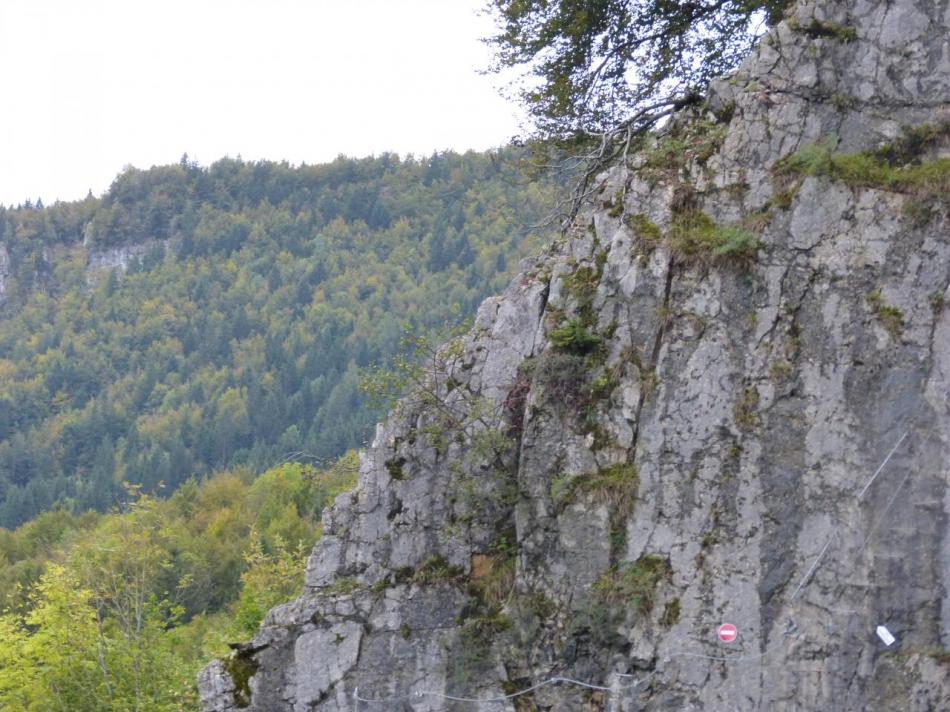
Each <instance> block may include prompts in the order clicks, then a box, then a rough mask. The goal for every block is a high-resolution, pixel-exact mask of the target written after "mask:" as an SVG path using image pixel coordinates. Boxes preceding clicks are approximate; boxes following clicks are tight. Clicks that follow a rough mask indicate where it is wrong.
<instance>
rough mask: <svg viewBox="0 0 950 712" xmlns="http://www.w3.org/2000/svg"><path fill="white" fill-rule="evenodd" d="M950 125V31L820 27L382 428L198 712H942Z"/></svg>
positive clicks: (513, 289)
mask: <svg viewBox="0 0 950 712" xmlns="http://www.w3.org/2000/svg"><path fill="white" fill-rule="evenodd" d="M948 121H950V3H948V2H946V1H944V2H925V1H923V0H895V1H892V2H877V1H870V0H869V1H867V2H837V3H820V4H815V3H803V4H800V5H798V6H797V7H796V8H795V10H794V11H793V13H792V15H791V19H790V20H788V21H787V22H785V23H783V24H782V25H780V26H779V27H777V28H776V29H775V30H773V31H772V32H770V33H769V34H768V35H767V36H765V37H764V38H763V40H762V41H761V43H760V45H759V47H758V49H757V50H756V51H755V52H754V54H753V55H752V56H751V57H750V58H749V59H748V61H747V62H746V63H745V65H744V66H743V67H742V68H741V69H740V70H739V71H738V72H737V73H736V75H734V76H733V77H730V78H727V79H724V80H721V81H719V82H717V83H716V84H715V85H714V86H713V87H712V90H711V95H710V98H709V102H708V110H706V109H704V111H703V112H701V113H698V114H695V115H689V116H681V117H678V118H677V120H676V121H675V122H674V125H673V126H670V127H667V129H666V131H667V134H666V136H665V137H663V136H661V137H658V138H657V140H656V141H655V142H654V143H653V144H652V145H651V146H648V147H647V148H646V149H645V151H644V152H643V153H641V154H639V155H638V156H637V157H635V158H633V159H632V161H631V164H630V165H629V166H618V167H615V168H613V169H611V170H610V171H608V172H607V173H605V174H604V175H603V176H601V177H600V180H601V184H600V185H601V189H600V192H599V194H598V195H597V196H595V200H594V204H593V205H592V206H590V207H589V208H588V209H586V210H585V211H582V213H581V214H580V217H579V218H578V220H577V221H576V224H575V225H574V226H573V227H572V228H571V229H570V230H569V231H567V233H566V234H565V236H564V238H563V239H562V240H561V241H560V242H558V243H557V244H555V245H553V246H552V247H551V248H550V249H549V250H548V251H547V252H546V253H545V254H542V255H540V256H539V257H537V258H536V259H534V260H531V261H528V262H526V263H524V264H523V266H522V273H521V274H520V275H519V276H518V277H517V278H516V279H515V280H514V281H513V282H512V284H511V286H510V287H509V288H508V290H507V291H506V292H505V293H504V294H503V295H502V296H500V297H497V298H493V299H489V300H487V301H486V302H485V303H484V304H483V305H482V307H481V309H480V310H479V313H478V317H477V319H476V323H475V325H474V327H473V329H472V330H471V332H470V333H469V334H468V335H467V336H465V337H464V338H463V339H461V340H460V341H459V342H458V343H456V344H453V345H451V346H450V347H448V348H447V349H446V350H445V352H444V354H443V359H442V361H441V362H440V363H439V364H436V365H434V366H432V368H431V369H430V370H431V373H430V382H429V384H428V386H427V392H426V393H420V394H417V395H416V396H414V397H410V398H409V399H407V400H406V401H404V402H403V403H402V404H401V405H400V406H399V407H398V408H397V409H396V411H394V412H393V413H392V414H391V415H390V417H389V419H388V420H387V422H386V423H384V424H382V425H380V426H379V428H378V430H377V433H376V438H375V440H374V442H373V445H372V447H370V448H369V449H368V450H367V451H366V453H364V455H363V457H362V464H361V474H360V483H359V487H358V489H357V490H356V491H354V492H353V493H352V494H346V495H343V496H341V497H340V498H339V499H338V500H337V501H336V503H335V505H334V506H333V507H332V508H331V509H330V510H329V511H328V512H327V513H326V514H325V517H324V526H325V529H324V536H323V539H322V540H321V541H320V542H319V543H318V544H317V546H316V547H315V549H314V551H313V553H312V555H311V558H310V562H309V566H308V571H307V583H306V590H305V591H304V593H303V595H302V596H301V597H300V598H299V599H297V600H296V601H294V602H292V603H289V604H287V605H284V606H281V607H278V608H276V609H274V610H272V611H271V612H270V614H269V615H268V617H267V619H266V620H265V622H264V624H263V625H262V628H261V630H260V632H259V633H258V635H257V636H256V637H255V638H254V640H252V641H251V642H249V643H247V644H244V645H243V646H242V647H241V648H240V649H239V650H238V651H237V652H236V653H235V655H234V656H233V658H232V659H230V660H227V661H225V662H220V661H218V662H215V663H212V664H211V665H210V666H209V667H208V668H206V670H205V671H204V672H203V673H202V676H201V679H200V687H201V692H202V699H203V701H204V704H205V708H206V709H207V710H216V711H222V712H223V711H224V710H234V709H239V708H248V709H253V710H295V711H296V710H299V711H303V710H319V711H328V712H329V711H337V710H339V711H341V712H342V711H343V710H353V709H359V710H377V709H385V710H414V711H417V712H428V711H435V710H511V711H512V712H522V711H523V710H531V709H538V710H548V711H551V712H568V711H575V710H614V711H625V710H635V709H636V710H643V709H647V710H736V709H739V710H898V709H900V710H938V709H948V708H950V668H948V664H950V652H948V651H950V593H948V592H950V534H948V526H947V520H948V515H950V494H948V487H947V484H948V463H950V403H948V395H950V307H948V303H950V293H948V285H950V218H948V200H947V192H946V191H945V190H944V189H941V188H940V186H941V183H940V181H941V180H943V181H944V182H943V183H942V186H943V187H944V188H945V187H946V186H947V185H950V179H948V175H947V165H946V163H943V162H942V161H944V160H946V159H947V157H948V156H950V150H948V145H950V143H948V134H947V131H946V122H948ZM905 126H911V127H916V131H914V132H912V133H911V134H909V136H910V138H906V136H908V134H907V133H906V132H904V133H902V131H903V127H905ZM941 127H942V128H941ZM902 136H904V138H902ZM816 146H817V148H816ZM674 149H675V150H674ZM885 149H886V150H885ZM872 151H879V153H878V154H875V155H876V156H878V158H874V157H873V156H871V155H870V154H869V153H868V152H872ZM789 156H792V158H791V159H789V158H788V157H789ZM885 158H887V160H889V161H890V162H889V163H888V162H887V161H885ZM875 161H877V162H875ZM869 166H870V167H871V168H873V169H874V170H873V171H870V172H869V169H868V167H869ZM875 167H876V168H875ZM862 170H864V171H865V173H861V171H862ZM722 623H732V624H734V625H735V626H736V628H737V629H738V636H737V639H736V640H735V641H733V642H730V643H724V642H721V641H719V640H718V638H717V628H718V626H719V625H720V624H722ZM881 625H883V626H885V627H886V628H887V630H888V631H889V632H890V633H892V634H893V636H894V637H895V638H896V641H895V642H894V643H892V644H891V645H886V644H885V641H884V640H882V639H881V638H880V637H879V636H878V635H877V634H876V632H875V631H876V629H877V628H878V626H881ZM552 677H562V678H571V679H573V680H577V681H581V682H585V683H589V684H590V685H592V686H593V687H583V686H580V685H577V684H574V683H570V682H564V681H561V682H559V683H556V684H549V685H545V686H542V687H539V688H538V689H535V690H534V691H533V692H531V693H528V694H525V695H521V696H519V697H516V698H511V699H510V700H508V701H505V702H490V701H482V702H472V701H457V700H452V699H449V697H451V696H455V697H459V696H462V697H467V698H473V699H476V700H488V699H489V698H497V697H501V696H505V695H509V694H514V693H517V692H519V691H520V690H524V689H526V688H528V687H530V686H532V685H536V684H538V683H542V682H545V681H547V680H549V679H551V678H552ZM599 688H603V689H599ZM447 696H448V697H447Z"/></svg>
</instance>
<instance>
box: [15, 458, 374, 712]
mask: <svg viewBox="0 0 950 712" xmlns="http://www.w3.org/2000/svg"><path fill="white" fill-rule="evenodd" d="M356 465H357V457H356V453H355V452H351V453H348V454H347V455H345V456H343V457H342V458H341V459H340V460H339V461H338V462H336V463H335V464H334V465H333V466H332V467H329V468H327V469H326V470H322V471H321V470H317V469H315V468H313V467H310V466H307V465H301V464H299V463H293V464H286V465H281V466H278V467H275V468H273V469H271V470H269V471H267V472H265V473H264V474H263V475H260V476H256V475H255V473H254V472H252V471H251V470H248V469H247V468H239V469H237V470H235V471H232V472H221V473H217V474H216V475H214V476H213V477H211V478H208V479H206V480H205V481H204V482H202V483H200V484H199V483H197V482H195V481H194V480H189V481H187V482H186V483H184V484H183V485H182V486H181V487H179V489H178V490H177V491H176V492H175V494H174V495H172V496H171V497H170V498H169V499H167V500H160V499H156V498H153V497H149V496H145V495H142V494H141V493H140V492H138V491H136V488H134V487H133V488H131V490H130V491H129V493H128V496H127V502H126V503H125V504H124V505H123V506H122V507H121V509H120V510H117V511H114V512H111V513H109V514H97V513H95V512H84V513H82V514H78V515H77V514H71V513H69V512H67V511H64V510H56V511H53V512H46V513H43V514H41V515H39V516H38V517H36V518H35V519H33V520H31V521H30V522H28V523H26V524H24V525H22V526H20V527H19V528H18V529H16V530H15V531H4V530H2V529H0V640H2V641H3V645H2V646H0V709H3V710H62V711H63V712H67V711H68V712H80V711H83V710H88V711H89V712H93V711H101V710H169V711H170V710H183V709H194V708H195V707H196V705H197V696H196V691H195V673H196V672H197V671H198V668H199V667H200V666H201V665H202V664H203V663H204V662H206V661H207V659H208V658H209V657H210V656H214V655H223V654H225V653H226V652H227V651H228V645H227V644H228V642H230V641H232V640H235V639H241V638H243V637H247V636H248V635H251V634H252V633H253V632H254V631H255V630H256V629H257V626H258V624H259V623H260V621H261V619H262V618H263V616H264V614H265V612H266V611H267V610H268V608H270V607H272V606H274V605H276V604H278V603H283V602H285V601H287V600H289V599H290V598H292V597H293V596H294V595H296V594H297V593H299V591H300V588H301V585H302V583H303V569H304V564H305V562H306V552H307V551H309V549H310V547H311V546H312V545H313V543H314V541H315V540H316V539H317V538H318V537H319V535H320V527H319V524H318V522H319V520H320V514H321V511H322V509H323V507H324V506H325V505H326V504H327V503H328V502H329V501H330V500H331V498H332V497H334V496H335V495H336V494H338V493H340V492H341V491H344V490H346V489H349V488H350V487H352V486H353V484H354V483H355V476H356Z"/></svg>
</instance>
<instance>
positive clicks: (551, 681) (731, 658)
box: [353, 426, 933, 710]
mask: <svg viewBox="0 0 950 712" xmlns="http://www.w3.org/2000/svg"><path fill="white" fill-rule="evenodd" d="M932 428H933V426H931V427H930V428H926V429H924V430H923V432H924V433H929V432H930V431H931V430H932ZM909 434H910V429H909V428H908V430H906V431H904V433H903V434H902V435H901V436H900V438H898V440H897V442H896V443H895V444H894V445H893V446H892V447H891V449H890V451H889V452H888V453H887V455H886V456H885V457H884V459H883V460H882V461H881V463H880V464H879V465H878V467H877V468H876V469H875V471H874V472H873V474H872V475H871V476H870V477H869V478H868V480H867V481H866V482H865V484H864V486H863V487H862V488H861V490H860V491H859V492H858V494H857V496H856V497H855V503H857V504H859V503H860V502H861V501H862V500H863V499H864V496H865V495H866V494H867V492H868V491H869V490H870V488H871V486H872V485H873V484H874V483H875V481H877V479H878V478H879V477H880V476H881V474H882V473H883V472H884V470H885V468H886V467H887V465H888V463H889V462H890V461H891V459H892V458H893V456H894V455H895V454H896V452H897V451H898V449H899V448H900V446H901V445H902V444H903V443H904V441H905V440H906V439H907V437H908V435H909ZM911 474H912V472H911V471H908V472H907V473H906V474H905V475H904V477H903V478H902V479H901V480H900V482H899V483H898V484H897V486H896V487H895V488H894V490H893V492H892V493H891V495H890V497H889V499H888V501H887V504H886V505H885V507H884V509H883V511H882V512H881V513H880V515H879V516H878V517H876V518H875V520H874V522H873V523H872V525H871V527H870V530H869V532H868V534H867V536H865V537H863V541H862V543H861V546H860V547H859V549H858V552H857V553H858V554H861V553H863V551H864V550H865V549H866V548H867V546H868V544H869V543H870V541H871V538H872V537H873V536H874V534H875V533H876V532H877V530H878V529H879V528H880V525H881V524H882V523H883V521H884V520H885V519H886V518H887V516H888V514H889V512H890V510H891V508H892V507H893V505H894V503H895V502H896V501H897V497H898V495H899V493H900V491H901V490H902V489H903V487H904V485H905V484H906V483H907V481H908V480H909V479H910V476H911ZM850 519H851V517H848V520H849V522H847V523H846V522H842V521H839V522H838V523H837V524H836V525H835V526H834V527H833V530H832V532H831V534H830V535H829V537H828V539H827V541H826V542H825V544H824V546H823V547H822V549H821V550H820V552H819V553H818V556H816V557H815V560H814V561H813V562H812V563H811V565H810V566H809V567H808V570H807V571H806V572H805V574H804V575H803V576H802V578H801V580H800V581H799V582H798V584H797V585H796V587H795V589H794V590H793V591H792V593H791V594H790V595H789V596H788V598H787V599H786V602H785V603H786V605H788V604H791V603H793V602H794V601H795V600H796V598H798V597H799V596H800V594H801V593H802V591H803V590H804V589H805V588H806V587H807V585H808V583H809V582H810V581H811V579H812V577H813V576H814V574H815V572H816V571H817V570H818V569H819V567H820V566H821V563H822V561H823V560H824V558H825V556H826V555H827V553H828V551H829V549H830V548H831V545H832V544H833V543H834V542H835V541H836V540H840V537H839V531H840V530H841V529H842V528H843V527H845V526H846V524H848V523H850ZM789 620H790V622H791V619H789ZM791 625H792V629H793V630H792V632H794V629H796V628H797V627H796V626H795V625H794V623H791ZM789 634H790V633H789V632H788V631H787V632H786V635H789ZM777 650H778V646H777V645H772V646H770V647H769V649H767V650H765V651H764V652H762V653H757V654H754V655H742V654H740V655H707V654H703V653H694V652H690V651H676V652H672V653H669V654H667V655H665V656H663V657H662V659H661V663H663V664H664V667H665V664H666V663H670V662H672V661H673V660H674V659H677V658H692V659H702V660H711V661H716V662H725V663H728V664H740V663H749V662H755V661H761V660H763V659H764V658H766V657H768V656H769V655H770V654H771V653H773V652H775V651H777ZM662 672H663V670H662V669H660V668H657V669H655V670H654V671H653V672H651V673H650V674H649V675H647V676H645V677H644V678H642V679H640V680H638V681H636V682H633V683H632V684H628V685H615V686H612V687H607V686H604V685H597V684H593V683H587V682H583V681H580V680H576V679H573V678H568V677H562V676H553V677H550V678H548V679H546V680H543V681H541V682H538V683H536V684H534V685H531V686H530V687H526V688H524V689H523V690H518V691H515V692H512V693H510V694H506V695H498V696H493V697H483V698H477V697H467V696H462V695H450V694H447V693H442V692H436V691H433V690H419V691H417V692H414V693H411V694H409V695H402V696H394V697H381V698H367V697H362V696H361V695H360V693H359V687H356V688H355V690H354V692H353V700H354V709H355V710H359V705H360V703H363V704H366V705H375V704H386V703H397V702H411V701H413V700H419V699H421V698H423V697H435V698H439V699H444V700H449V701H454V702H470V703H498V702H505V701H508V700H512V699H515V698H517V697H521V696H524V695H527V694H530V693H532V692H534V691H536V690H538V689H540V688H543V687H547V686H549V685H556V684H568V685H574V686H578V687H582V688H586V689H590V690H596V691H602V692H606V693H607V694H608V695H611V694H614V693H623V692H627V691H630V690H634V689H636V688H638V687H640V686H641V685H643V684H644V683H645V682H647V681H649V680H651V679H653V678H654V677H656V676H657V675H660V674H661V673H662ZM609 674H613V675H615V676H617V677H618V678H624V677H634V675H632V674H628V673H618V672H610V673H609Z"/></svg>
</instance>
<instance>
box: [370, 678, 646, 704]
mask: <svg viewBox="0 0 950 712" xmlns="http://www.w3.org/2000/svg"><path fill="white" fill-rule="evenodd" d="M611 674H612V675H616V676H617V677H634V675H631V674H628V673H621V672H614V673H611ZM656 674H657V673H655V672H652V673H650V674H649V675H647V676H646V677H644V678H643V679H642V680H639V681H637V682H634V683H632V684H630V685H616V686H613V687H605V686H604V685H595V684H593V683H589V682H583V681H582V680H575V679H574V678H571V677H561V676H555V677H549V678H548V679H547V680H542V681H541V682H538V683H536V684H534V685H531V686H530V687H526V688H524V689H523V690H518V691H517V692H512V693H510V694H507V695H496V696H494V697H463V696H459V695H449V694H446V693H444V692H436V691H435V690H418V691H416V692H413V693H412V694H410V695H400V696H396V697H376V698H367V697H361V696H360V688H359V686H357V687H356V688H355V689H354V690H353V702H354V710H355V711H357V712H358V710H359V705H360V703H361V702H365V703H367V704H384V703H393V702H411V701H412V700H418V699H420V698H422V697H436V698H439V699H443V700H450V701H452V702H477V703H490V702H506V701H508V700H513V699H515V698H517V697H522V696H524V695H528V694H531V693H532V692H534V691H535V690H538V689H540V688H542V687H547V686H548V685H558V684H561V683H565V684H568V685H573V686H575V687H582V688H585V689H588V690H596V691H598V692H606V693H607V694H608V695H609V694H612V693H614V692H625V691H627V690H632V689H634V688H636V687H639V686H640V685H642V684H643V683H644V682H646V681H647V680H650V679H651V678H653V677H654V676H655V675H656Z"/></svg>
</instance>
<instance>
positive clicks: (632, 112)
mask: <svg viewBox="0 0 950 712" xmlns="http://www.w3.org/2000/svg"><path fill="white" fill-rule="evenodd" d="M788 4H789V0H705V1H704V0H697V1H692V0H691V1H689V2H674V1H672V0H553V1H552V0H490V1H489V4H488V6H489V10H490V12H491V14H492V15H493V16H494V18H495V20H496V23H497V25H498V34H496V35H494V36H493V37H490V38H489V39H488V40H487V41H488V43H489V44H490V45H491V46H492V47H493V48H494V49H495V65H494V67H493V69H494V70H495V71H499V72H500V71H502V70H505V69H509V68H518V69H520V70H521V71H522V73H523V74H522V79H521V81H520V83H517V84H516V85H515V88H516V93H517V96H518V97H519V98H520V99H521V101H522V103H523V104H524V105H525V107H526V108H527V110H528V114H529V116H530V118H531V121H532V122H533V123H534V126H535V129H536V130H537V133H538V134H539V135H540V136H542V137H546V138H573V137H576V136H577V135H579V134H580V135H583V134H586V133H588V132H596V133H602V132H608V131H614V130H616V129H617V128H618V127H619V126H621V125H623V124H625V123H626V122H628V121H630V120H631V117H633V116H636V115H638V114H640V113H641V112H647V114H648V115H657V116H659V115H660V114H662V113H663V111H662V110H663V109H664V108H669V107H672V106H675V105H677V104H679V103H681V102H683V101H685V100H687V99H688V97H690V96H691V95H694V94H696V93H698V92H702V91H703V89H704V88H705V86H706V85H707V84H708V83H709V81H710V80H711V79H713V78H714V77H717V76H719V75H722V74H724V73H726V72H728V71H730V70H731V69H733V68H735V67H736V66H737V65H738V63H739V62H740V61H741V60H742V58H743V57H744V56H745V55H746V53H747V52H748V51H749V50H750V49H751V47H752V43H753V42H754V40H755V38H756V37H757V36H758V35H759V34H760V31H761V29H762V28H763V27H767V26H770V25H772V24H775V23H776V22H777V21H778V20H780V19H781V17H782V13H783V12H784V10H785V8H786V7H787V6H788ZM647 125H651V124H650V123H649V122H647Z"/></svg>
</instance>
